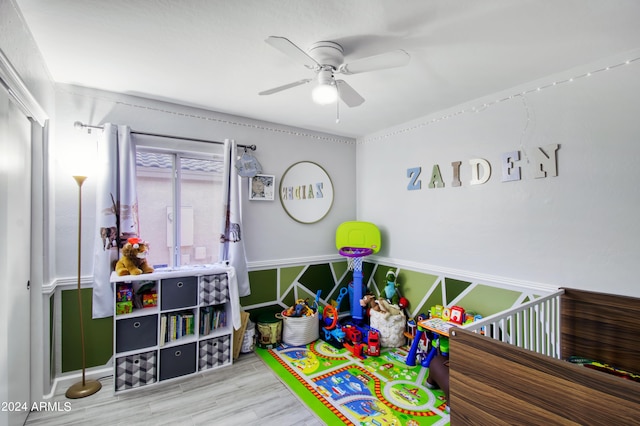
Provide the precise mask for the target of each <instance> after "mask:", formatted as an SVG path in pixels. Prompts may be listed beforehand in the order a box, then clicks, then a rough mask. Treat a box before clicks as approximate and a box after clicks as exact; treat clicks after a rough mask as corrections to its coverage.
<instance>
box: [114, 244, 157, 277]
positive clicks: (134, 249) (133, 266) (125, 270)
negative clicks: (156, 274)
mask: <svg viewBox="0 0 640 426" xmlns="http://www.w3.org/2000/svg"><path fill="white" fill-rule="evenodd" d="M148 254H149V248H148V245H147V243H145V242H144V241H142V240H141V239H140V238H129V239H128V240H127V243H126V244H125V245H124V247H122V257H121V258H120V260H118V262H117V263H116V272H117V273H118V275H120V276H122V275H140V274H150V273H152V272H153V268H152V267H151V266H150V265H149V264H148V263H147V255H148Z"/></svg>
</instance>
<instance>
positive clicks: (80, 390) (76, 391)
mask: <svg viewBox="0 0 640 426" xmlns="http://www.w3.org/2000/svg"><path fill="white" fill-rule="evenodd" d="M73 178H74V179H75V181H76V182H77V183H78V314H79V317H80V346H82V381H81V382H78V383H75V384H73V385H71V386H70V387H69V389H67V392H66V394H65V395H66V396H67V398H71V399H77V398H84V397H86V396H89V395H93V394H94V393H96V392H98V391H99V390H100V389H101V388H102V384H101V383H100V382H99V381H97V380H86V378H85V370H86V356H85V345H84V321H83V318H82V291H81V290H82V288H81V285H80V273H81V270H80V267H81V260H82V184H83V183H84V181H85V180H86V179H87V177H86V176H73Z"/></svg>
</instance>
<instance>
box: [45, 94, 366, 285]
mask: <svg viewBox="0 0 640 426" xmlns="http://www.w3.org/2000/svg"><path fill="white" fill-rule="evenodd" d="M75 121H81V122H83V123H85V124H91V125H99V124H103V123H105V122H112V123H117V124H128V125H129V126H130V127H131V128H132V129H133V130H137V131H142V132H152V133H161V134H169V135H177V136H185V137H192V138H200V139H210V140H219V141H222V140H224V139H225V138H229V139H235V140H236V141H237V142H238V143H239V144H247V145H251V144H255V145H257V147H258V149H257V151H256V152H255V156H256V158H258V160H259V161H260V163H261V165H262V167H263V173H265V174H272V175H275V177H276V185H277V186H278V185H279V183H280V179H281V177H282V174H283V173H284V172H285V170H286V169H287V168H288V167H289V166H291V165H292V164H293V163H295V162H298V161H303V160H306V161H313V162H316V163H318V164H320V165H321V166H322V167H324V168H325V170H326V171H327V172H328V174H329V176H330V177H331V179H332V180H333V185H334V192H335V200H334V204H333V207H332V209H331V211H330V212H329V214H328V215H327V216H326V217H325V218H324V219H322V220H321V221H320V222H318V223H315V224H301V223H298V222H296V221H294V220H293V219H291V218H290V217H289V216H288V215H287V214H286V212H285V211H284V209H283V208H282V205H281V204H280V201H279V198H278V197H277V198H276V200H275V201H272V202H267V201H248V200H247V199H246V194H244V197H245V198H244V200H243V209H244V238H245V243H246V249H247V258H248V261H249V262H250V265H251V264H252V263H253V264H257V265H260V264H261V263H263V262H264V263H265V264H268V263H269V262H271V261H288V260H291V259H295V258H308V257H314V256H320V257H322V256H331V255H336V248H335V230H336V228H337V227H338V225H339V224H340V223H342V222H344V221H347V220H354V219H355V212H356V208H355V184H354V182H355V170H354V167H353V165H354V164H355V152H356V145H355V141H354V140H352V139H348V138H342V137H336V136H333V135H327V134H322V133H315V132H311V131H307V130H302V129H295V128H291V127H286V126H282V125H277V124H273V123H265V122H260V121H256V120H251V119H248V118H242V117H234V116H230V115H225V114H219V113H213V112H210V111H204V110H198V109H194V108H188V107H183V106H179V105H175V104H169V103H163V102H158V101H151V100H148V99H143V98H138V97H132V96H126V95H122V94H114V93H107V92H101V91H96V90H90V89H86V88H80V87H75V86H67V85H59V86H57V90H56V122H57V127H56V132H55V135H54V138H53V140H52V146H53V151H54V153H53V167H52V170H53V172H52V174H51V178H52V187H53V189H54V191H53V192H54V205H55V207H54V209H53V213H52V214H53V219H54V223H55V229H56V235H55V242H56V247H55V253H56V254H57V256H56V260H55V271H56V276H57V277H58V278H64V277H73V276H74V275H75V273H76V272H75V270H76V269H75V268H77V266H76V265H75V256H69V253H75V250H76V248H75V247H76V245H75V244H76V240H75V237H74V236H75V235H77V191H78V190H77V185H76V183H75V181H74V180H73V179H72V178H71V175H70V173H69V168H68V165H67V163H68V160H69V159H73V158H74V156H76V155H78V153H80V154H81V155H89V154H88V153H87V152H86V151H87V147H89V148H91V147H93V146H94V145H95V142H92V141H94V140H95V139H96V138H97V137H99V133H100V132H99V131H97V132H96V131H94V132H93V133H92V135H87V134H86V133H82V132H77V131H76V130H75V129H74V127H73V123H74V122H75ZM211 148H212V149H216V150H219V149H220V147H219V146H212V147H211ZM89 150H90V149H89ZM94 209H95V181H93V180H92V179H91V176H89V179H87V181H86V182H85V184H84V186H83V231H82V232H83V247H84V252H85V253H86V254H85V256H84V257H83V262H82V275H89V274H91V267H92V261H93V259H92V255H91V253H92V244H93V235H94V232H95V229H94V228H95V211H94Z"/></svg>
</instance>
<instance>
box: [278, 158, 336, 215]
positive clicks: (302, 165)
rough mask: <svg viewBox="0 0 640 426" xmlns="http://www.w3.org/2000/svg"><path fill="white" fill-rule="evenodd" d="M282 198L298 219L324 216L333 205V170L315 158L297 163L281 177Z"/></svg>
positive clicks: (289, 211)
mask: <svg viewBox="0 0 640 426" xmlns="http://www.w3.org/2000/svg"><path fill="white" fill-rule="evenodd" d="M280 202H281V203H282V207H283V208H284V210H285V211H286V212H287V214H288V215H289V216H290V217H291V218H292V219H293V220H295V221H298V222H300V223H315V222H318V221H320V220H322V219H323V218H324V217H325V216H326V215H327V213H329V210H331V206H332V205H333V183H332V182H331V178H330V177H329V174H327V172H326V171H325V170H324V169H323V168H322V167H320V166H319V165H318V164H316V163H313V162H311V161H300V162H298V163H295V164H293V165H292V166H291V167H289V168H288V169H287V170H286V171H285V172H284V175H282V179H280Z"/></svg>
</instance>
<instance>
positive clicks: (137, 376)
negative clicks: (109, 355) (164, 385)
mask: <svg viewBox="0 0 640 426" xmlns="http://www.w3.org/2000/svg"><path fill="white" fill-rule="evenodd" d="M156 359H157V356H156V351H150V352H145V353H141V354H135V355H128V356H123V357H120V358H117V359H116V377H115V382H116V383H115V386H116V391H120V390H124V389H132V388H137V387H140V386H144V385H148V384H150V383H154V382H155V381H156Z"/></svg>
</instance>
